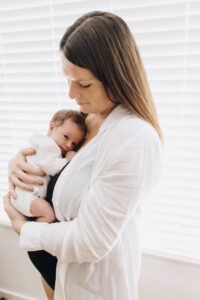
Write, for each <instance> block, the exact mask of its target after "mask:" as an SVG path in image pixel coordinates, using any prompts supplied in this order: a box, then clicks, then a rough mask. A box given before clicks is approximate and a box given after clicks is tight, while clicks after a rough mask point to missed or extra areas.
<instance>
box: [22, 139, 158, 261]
mask: <svg viewBox="0 0 200 300" xmlns="http://www.w3.org/2000/svg"><path fill="white" fill-rule="evenodd" d="M117 144H118V148H117ZM114 146H116V148H114V149H115V151H114V152H113V155H112V156H111V157H110V160H109V161H106V163H104V165H105V167H104V169H103V170H102V171H101V173H100V174H99V175H98V176H97V177H96V178H95V180H94V182H93V183H92V185H91V187H90V189H89V190H88V192H87V193H86V195H85V196H84V199H82V205H81V207H80V210H79V214H78V217H77V218H75V219H74V220H73V221H70V222H60V223H54V224H39V223H36V224H34V223H31V222H28V223H26V224H25V225H24V226H23V227H22V231H21V233H22V234H21V239H20V244H21V247H22V248H26V249H28V250H41V249H44V250H46V251H48V252H49V253H51V254H53V255H55V256H57V257H58V258H59V259H60V260H61V261H66V262H68V263H69V262H78V263H82V262H96V261H98V260H100V259H102V258H103V257H104V256H106V255H107V254H108V253H109V252H110V251H111V249H112V248H113V247H114V245H115V243H116V242H117V240H118V239H119V238H120V237H121V235H122V233H123V231H124V229H125V228H126V225H127V224H128V222H129V220H130V219H131V217H132V216H133V214H134V212H135V210H136V208H137V207H138V206H139V205H140V204H141V203H142V202H143V201H144V199H145V197H146V196H147V195H148V193H149V191H150V190H151V188H152V186H153V185H154V184H155V183H156V181H157V179H158V177H159V174H160V165H161V164H160V158H161V148H160V147H159V143H158V142H156V141H155V140H154V138H152V137H151V136H148V135H147V136H144V135H143V136H141V137H139V138H137V139H135V140H134V142H130V143H129V142H127V141H126V140H125V141H124V143H123V136H122V137H121V138H120V140H119V138H118V139H117V143H116V144H115V145H114Z"/></svg>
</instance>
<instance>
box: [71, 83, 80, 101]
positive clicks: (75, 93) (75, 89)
mask: <svg viewBox="0 0 200 300" xmlns="http://www.w3.org/2000/svg"><path fill="white" fill-rule="evenodd" d="M80 94H81V91H80V87H79V86H78V84H77V83H76V82H73V81H70V83H69V91H68V95H69V97H70V98H71V99H77V98H79V97H80Z"/></svg>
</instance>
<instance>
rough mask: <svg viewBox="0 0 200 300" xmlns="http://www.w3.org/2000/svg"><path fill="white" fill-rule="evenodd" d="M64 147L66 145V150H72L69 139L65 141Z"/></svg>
mask: <svg viewBox="0 0 200 300" xmlns="http://www.w3.org/2000/svg"><path fill="white" fill-rule="evenodd" d="M66 147H67V150H68V151H69V150H72V142H71V141H67V142H66Z"/></svg>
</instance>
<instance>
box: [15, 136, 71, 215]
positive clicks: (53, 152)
mask: <svg viewBox="0 0 200 300" xmlns="http://www.w3.org/2000/svg"><path fill="white" fill-rule="evenodd" d="M29 143H30V146H31V147H33V148H34V149H35V150H36V151H37V152H36V154H35V155H29V156H27V162H28V163H29V164H31V165H34V166H35V165H37V166H39V167H40V168H41V169H42V170H43V171H44V172H45V173H46V176H44V177H39V176H34V177H35V178H40V179H42V180H43V182H44V184H43V185H35V186H33V187H34V191H33V192H29V191H25V190H22V189H19V188H18V187H16V189H15V191H16V193H17V199H13V198H11V202H12V205H13V206H14V207H15V208H16V209H17V210H18V211H19V212H21V213H22V214H23V215H25V216H27V217H32V216H33V215H32V214H31V213H30V206H31V202H32V200H34V199H36V198H45V196H46V192H47V185H48V182H49V175H51V176H53V175H55V174H57V173H58V172H59V171H60V170H61V169H62V168H63V167H64V166H65V165H66V163H67V159H66V158H62V154H61V150H60V148H59V147H58V145H57V144H56V143H55V142H54V140H53V139H52V138H50V137H48V136H45V135H42V134H40V133H34V134H33V135H32V136H31V137H30V139H29Z"/></svg>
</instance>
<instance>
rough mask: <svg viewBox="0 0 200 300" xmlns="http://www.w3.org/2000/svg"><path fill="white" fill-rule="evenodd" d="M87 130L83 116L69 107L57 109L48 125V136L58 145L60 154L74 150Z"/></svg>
mask: <svg viewBox="0 0 200 300" xmlns="http://www.w3.org/2000/svg"><path fill="white" fill-rule="evenodd" d="M86 132H87V128H86V125H85V116H84V115H83V114H82V113H80V112H78V111H76V110H70V109H62V110H59V111H57V112H56V113H55V114H54V115H53V117H52V119H51V121H50V125H49V130H48V136H49V137H51V138H52V139H53V140H54V141H55V142H56V144H57V145H58V146H59V147H60V149H61V151H62V155H65V154H66V152H68V151H71V150H76V149H77V147H78V146H79V144H80V143H81V142H82V140H83V139H84V137H85V135H86Z"/></svg>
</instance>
